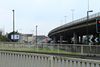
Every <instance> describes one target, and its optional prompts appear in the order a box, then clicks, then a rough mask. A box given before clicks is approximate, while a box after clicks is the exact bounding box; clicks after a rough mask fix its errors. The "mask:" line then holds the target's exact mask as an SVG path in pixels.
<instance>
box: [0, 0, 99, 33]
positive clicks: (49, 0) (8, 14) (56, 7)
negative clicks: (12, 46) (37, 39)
mask: <svg viewBox="0 0 100 67" xmlns="http://www.w3.org/2000/svg"><path fill="white" fill-rule="evenodd" d="M99 3H100V0H89V9H90V10H91V9H92V10H93V13H97V12H100V7H99ZM13 9H14V10H15V23H16V30H18V31H19V32H22V33H33V34H35V26H36V25H38V34H39V35H47V34H48V32H49V31H50V30H52V29H53V28H55V27H58V26H60V25H63V24H65V18H64V16H67V17H66V23H67V22H70V21H72V11H71V9H74V12H73V14H74V20H76V19H79V18H82V17H85V16H86V11H87V9H88V0H0V28H1V29H3V30H5V32H11V31H12V10H13ZM93 13H91V14H93Z"/></svg>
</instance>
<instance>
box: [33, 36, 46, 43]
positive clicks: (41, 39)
mask: <svg viewBox="0 0 100 67" xmlns="http://www.w3.org/2000/svg"><path fill="white" fill-rule="evenodd" d="M45 38H46V36H45V35H37V43H43V41H44V39H45ZM33 40H34V43H36V36H34V39H33Z"/></svg>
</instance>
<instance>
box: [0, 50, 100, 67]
mask: <svg viewBox="0 0 100 67" xmlns="http://www.w3.org/2000/svg"><path fill="white" fill-rule="evenodd" d="M0 67H100V60H92V59H80V58H70V57H61V56H52V55H45V54H34V53H23V52H11V51H0Z"/></svg>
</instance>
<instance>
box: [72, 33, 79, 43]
mask: <svg viewBox="0 0 100 67" xmlns="http://www.w3.org/2000/svg"><path fill="white" fill-rule="evenodd" d="M73 37H74V44H77V43H79V36H78V34H76V33H73Z"/></svg>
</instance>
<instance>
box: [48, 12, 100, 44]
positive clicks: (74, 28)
mask: <svg viewBox="0 0 100 67" xmlns="http://www.w3.org/2000/svg"><path fill="white" fill-rule="evenodd" d="M97 18H100V13H96V14H93V15H90V16H89V18H88V19H87V17H84V18H81V19H78V20H75V21H72V22H69V23H66V24H64V25H62V26H59V27H57V28H55V29H53V30H51V31H50V32H49V34H48V36H49V37H50V38H52V39H53V41H54V42H56V43H62V42H65V43H77V44H78V43H83V41H85V40H84V39H85V37H86V36H87V35H89V36H91V35H93V38H91V40H90V41H93V42H94V41H95V38H98V37H99V34H98V33H97V32H96V19H97ZM73 39H74V40H73ZM84 43H85V42H84Z"/></svg>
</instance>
